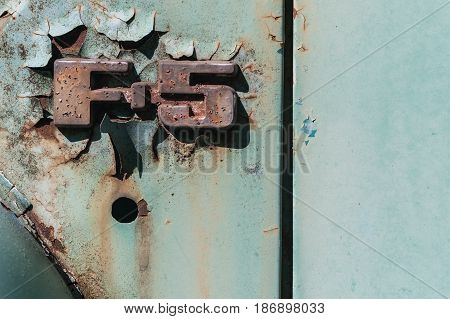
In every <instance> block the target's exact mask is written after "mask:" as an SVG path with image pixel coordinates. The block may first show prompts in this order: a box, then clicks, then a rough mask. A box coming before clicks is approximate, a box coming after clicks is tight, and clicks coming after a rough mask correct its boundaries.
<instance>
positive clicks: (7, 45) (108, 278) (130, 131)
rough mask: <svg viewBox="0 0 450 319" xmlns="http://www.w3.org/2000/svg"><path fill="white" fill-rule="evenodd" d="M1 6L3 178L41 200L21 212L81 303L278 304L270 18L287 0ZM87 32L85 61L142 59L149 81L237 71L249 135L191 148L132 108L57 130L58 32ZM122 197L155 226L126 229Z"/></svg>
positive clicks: (140, 222)
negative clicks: (176, 73) (198, 62)
mask: <svg viewBox="0 0 450 319" xmlns="http://www.w3.org/2000/svg"><path fill="white" fill-rule="evenodd" d="M0 11H1V12H3V14H2V18H0V32H1V34H0V42H1V48H2V49H1V50H0V72H1V73H2V79H1V83H0V141H1V142H0V143H1V146H0V148H1V149H2V150H4V151H2V152H1V153H0V169H1V170H2V171H3V174H4V176H5V178H6V179H7V180H8V181H10V183H11V184H13V185H15V187H16V188H17V190H19V191H20V192H21V194H23V195H24V196H25V197H26V198H27V199H28V201H29V202H30V203H31V204H32V205H33V206H32V210H31V211H27V212H25V213H24V210H22V209H19V210H18V211H17V212H16V213H17V214H18V215H20V214H22V213H24V214H23V215H22V217H21V218H23V219H24V220H25V221H26V222H27V223H28V224H29V226H28V227H29V228H30V229H31V228H34V229H35V231H36V233H37V235H38V237H39V238H40V239H41V240H42V241H43V243H44V244H45V245H46V247H48V249H49V251H50V252H51V253H52V254H53V255H54V256H55V258H56V260H57V261H58V262H59V264H60V266H61V267H62V268H63V269H65V270H66V271H67V273H68V274H69V275H70V278H72V279H73V280H74V281H75V282H76V284H77V285H78V286H79V288H80V289H81V292H82V293H83V294H84V295H85V296H86V297H114V298H120V297H129V298H133V297H151V298H165V297H171V298H175V297H184V298H190V297H222V298H227V297H234V298H238V297H246V298H258V297H265V298H270V297H277V296H278V293H279V250H280V249H279V232H278V225H279V218H280V198H279V197H280V196H279V193H280V192H279V187H278V186H277V184H276V183H273V181H275V182H278V180H279V163H278V162H279V151H278V141H279V126H278V121H279V120H273V119H279V115H280V112H281V87H282V83H281V75H282V72H281V65H282V51H281V46H280V41H282V31H281V30H282V19H280V18H276V19H274V18H271V17H270V16H272V15H277V16H278V15H280V14H281V12H282V2H280V1H268V0H264V1H256V0H252V1H246V2H245V3H243V2H240V1H231V2H230V1H227V2H224V1H207V0H201V1H199V0H192V1H191V0H189V1H143V0H141V1H138V0H136V1H127V2H117V1H84V0H83V1H46V0H40V1H38V0H31V1H23V0H13V1H7V2H6V3H5V2H0ZM80 25H85V26H86V27H87V35H86V40H85V42H84V45H83V46H82V47H81V50H80V52H81V53H80V55H81V56H82V57H91V58H94V57H102V58H122V59H128V60H131V61H132V62H133V63H134V65H135V67H136V70H137V73H138V74H139V75H140V78H141V80H143V81H151V80H153V81H154V80H155V79H156V66H157V62H158V61H159V60H161V59H167V58H174V59H178V58H182V57H183V58H186V57H188V58H197V59H216V60H228V59H232V60H233V61H235V62H236V63H237V64H238V65H239V66H240V68H241V70H242V74H243V76H242V77H241V79H240V82H239V87H238V88H237V91H238V95H239V96H240V100H241V105H240V106H239V107H240V118H239V122H240V123H241V126H240V128H241V131H240V133H239V134H237V136H235V137H234V138H233V139H232V141H233V142H232V143H231V140H227V141H226V142H227V143H229V144H225V145H212V144H210V143H208V142H207V141H206V142H205V141H203V142H201V141H197V142H196V143H190V144H188V143H182V142H180V141H178V140H176V139H175V138H174V137H173V136H172V135H164V130H163V129H161V128H158V122H157V120H155V119H151V120H147V121H129V120H130V119H129V118H128V117H127V116H128V115H127V114H124V113H123V112H117V111H116V110H114V111H111V113H112V115H113V116H112V118H113V119H112V120H110V118H108V117H107V118H105V119H104V120H103V121H102V123H101V125H100V123H97V125H96V127H95V128H94V129H93V130H92V131H89V130H81V129H80V130H58V129H56V128H55V127H54V125H53V124H52V121H51V119H52V117H51V113H52V86H51V85H52V76H51V72H50V71H49V70H50V69H51V68H50V69H49V68H46V66H48V65H49V63H50V65H51V63H52V57H53V58H54V57H55V55H54V52H52V46H51V37H55V36H61V35H64V34H66V33H67V32H69V31H71V30H73V29H74V28H76V27H78V26H80ZM119 41H126V42H119ZM129 41H132V42H135V43H137V44H133V47H134V49H129V48H128V45H129V43H130V42H129ZM136 41H140V42H136ZM136 48H137V49H136ZM194 53H195V56H193V55H194ZM49 61H50V62H49ZM244 79H245V80H244ZM125 113H126V112H125ZM110 115H111V114H110ZM118 119H122V120H125V121H126V122H127V123H119V122H120V121H119V122H117V121H118ZM122 122H123V121H122ZM269 122H270V123H273V124H274V125H270V126H269V125H260V123H269ZM158 130H159V131H158ZM159 136H161V138H159ZM267 141H272V142H274V143H272V144H270V143H267ZM230 143H231V144H230ZM116 152H118V153H119V154H117V153H116ZM116 155H117V156H118V157H116ZM118 158H120V164H121V166H122V170H123V169H124V168H126V169H127V170H128V171H127V172H126V173H128V175H127V177H128V178H124V179H123V180H119V179H118V178H117V177H115V176H116V175H117V173H118V172H119V171H120V170H121V168H120V165H119V162H118V161H117V160H116V159H118ZM268 165H270V169H269V168H268ZM119 173H120V172H119ZM122 173H123V172H122ZM129 175H131V176H129ZM5 192H6V193H8V189H6V190H5ZM121 196H125V197H129V198H132V199H134V200H135V201H139V200H141V199H144V200H145V201H146V202H147V203H148V209H149V211H150V212H149V215H148V216H147V217H144V216H142V217H138V219H137V220H136V221H135V222H133V223H130V224H118V223H117V222H115V220H114V219H113V218H112V216H111V205H112V202H113V201H114V200H116V199H117V198H119V197H121ZM3 201H4V202H5V204H6V205H8V203H7V202H6V199H3Z"/></svg>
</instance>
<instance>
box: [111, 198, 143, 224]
mask: <svg viewBox="0 0 450 319" xmlns="http://www.w3.org/2000/svg"><path fill="white" fill-rule="evenodd" d="M111 214H112V217H113V218H114V219H115V220H117V221H118V222H119V223H131V222H132V221H134V220H135V219H136V218H137V216H138V206H137V204H136V202H135V201H134V200H132V199H130V198H127V197H120V198H118V199H116V200H115V201H114V203H113V204H112V209H111Z"/></svg>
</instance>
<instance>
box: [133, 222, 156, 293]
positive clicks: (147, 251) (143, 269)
mask: <svg viewBox="0 0 450 319" xmlns="http://www.w3.org/2000/svg"><path fill="white" fill-rule="evenodd" d="M136 232H137V235H136V238H137V242H136V244H135V247H136V250H137V258H138V265H137V266H138V284H139V298H150V297H151V296H150V291H149V290H150V279H151V267H150V258H151V245H152V242H151V240H152V233H153V229H152V220H151V215H149V216H139V217H138V219H137V223H136Z"/></svg>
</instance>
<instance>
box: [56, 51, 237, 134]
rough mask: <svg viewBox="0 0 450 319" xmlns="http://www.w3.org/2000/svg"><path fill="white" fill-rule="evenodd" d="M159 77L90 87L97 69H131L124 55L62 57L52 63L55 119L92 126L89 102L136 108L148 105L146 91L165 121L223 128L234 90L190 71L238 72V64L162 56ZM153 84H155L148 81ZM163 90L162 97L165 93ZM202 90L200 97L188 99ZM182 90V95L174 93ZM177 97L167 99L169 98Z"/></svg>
mask: <svg viewBox="0 0 450 319" xmlns="http://www.w3.org/2000/svg"><path fill="white" fill-rule="evenodd" d="M158 64H159V68H158V80H157V83H156V84H155V85H152V83H151V82H136V83H133V84H132V85H131V88H123V87H118V88H103V89H97V90H91V77H92V74H93V73H94V72H95V73H99V72H101V73H106V74H117V76H118V77H120V73H128V72H130V67H131V65H130V63H129V62H128V61H125V60H100V59H80V58H66V59H59V60H56V61H55V66H54V82H53V87H54V94H55V101H54V109H53V116H54V123H55V125H56V126H59V127H91V126H92V124H93V115H92V112H93V111H92V110H91V102H95V101H103V102H105V101H111V102H113V101H122V102H126V103H129V104H131V108H132V109H133V110H134V111H139V110H143V109H144V108H145V106H146V92H147V91H148V92H151V101H152V102H153V103H155V104H156V105H157V106H158V115H159V119H160V121H161V122H162V123H163V124H164V125H166V126H169V127H191V128H225V127H228V126H230V125H231V124H233V122H234V119H235V113H236V92H235V91H234V90H233V89H232V88H230V87H229V86H225V85H205V84H201V85H200V84H196V85H192V84H191V77H192V75H193V74H201V75H210V76H213V75H214V76H233V75H236V71H237V69H236V65H235V64H234V63H232V62H228V61H225V62H220V61H217V62H215V61H186V62H184V61H183V62H181V61H180V62H176V61H160V62H159V63H158ZM152 86H153V87H152ZM164 95H165V96H166V98H164ZM198 95H200V96H201V99H200V100H199V101H196V100H195V99H192V98H193V97H194V96H198ZM180 96H182V98H181V99H179V98H177V97H180ZM171 97H172V98H173V99H175V100H170V98H171Z"/></svg>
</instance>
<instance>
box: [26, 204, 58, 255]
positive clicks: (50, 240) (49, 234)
mask: <svg viewBox="0 0 450 319" xmlns="http://www.w3.org/2000/svg"><path fill="white" fill-rule="evenodd" d="M27 216H28V218H29V219H30V221H31V222H32V223H33V225H34V227H35V230H36V232H37V234H38V236H39V238H40V239H42V240H43V241H44V242H45V243H46V245H47V248H48V249H49V250H50V251H51V252H52V253H56V252H59V253H62V254H67V251H66V247H65V246H64V244H63V242H62V239H58V238H57V236H55V229H54V227H53V226H47V225H45V223H44V222H42V221H41V219H40V218H39V217H38V215H37V214H36V213H35V212H34V211H33V210H31V211H30V212H28V213H27ZM55 250H56V251H55Z"/></svg>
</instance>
